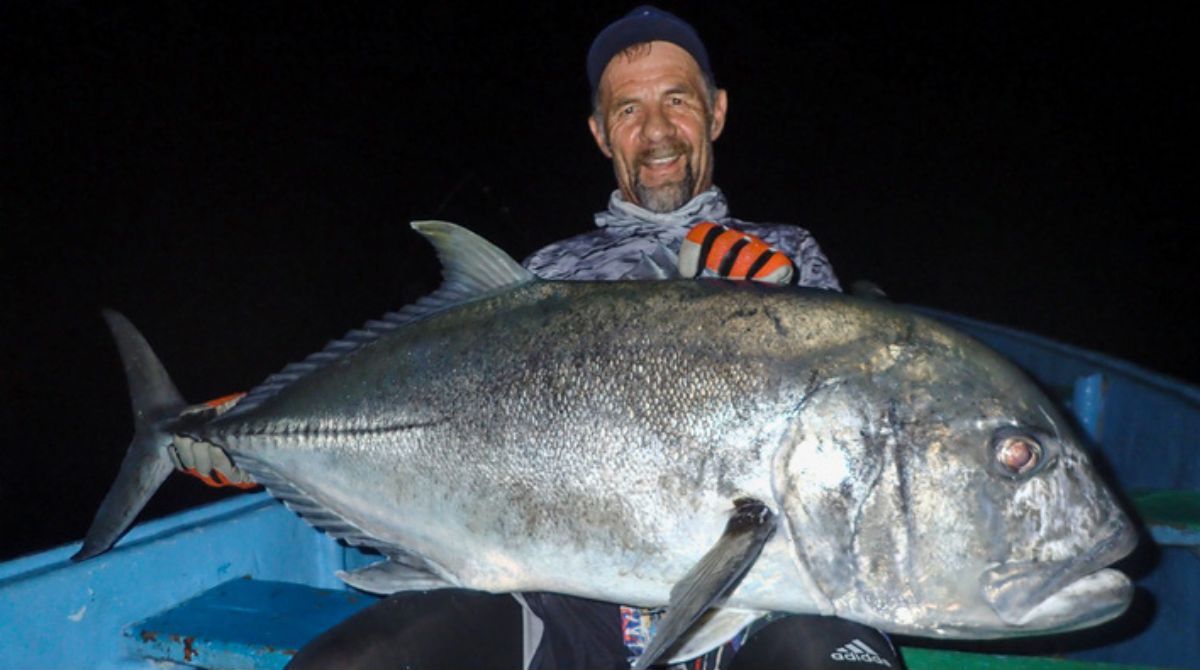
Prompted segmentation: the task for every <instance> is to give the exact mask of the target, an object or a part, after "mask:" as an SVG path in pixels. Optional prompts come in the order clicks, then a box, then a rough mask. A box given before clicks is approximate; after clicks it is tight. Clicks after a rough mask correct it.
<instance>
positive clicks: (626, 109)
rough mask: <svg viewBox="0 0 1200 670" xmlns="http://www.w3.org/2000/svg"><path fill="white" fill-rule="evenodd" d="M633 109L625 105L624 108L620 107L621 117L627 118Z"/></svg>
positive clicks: (631, 106)
mask: <svg viewBox="0 0 1200 670" xmlns="http://www.w3.org/2000/svg"><path fill="white" fill-rule="evenodd" d="M634 109H635V108H634V106H633V105H626V106H624V107H622V108H621V112H620V113H621V116H629V115H630V114H633V112H634Z"/></svg>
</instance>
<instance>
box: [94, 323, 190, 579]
mask: <svg viewBox="0 0 1200 670" xmlns="http://www.w3.org/2000/svg"><path fill="white" fill-rule="evenodd" d="M104 320H105V321H107V322H108V327H109V329H110V330H112V334H113V337H114V338H115V339H116V341H117V349H118V351H120V354H121V363H122V365H123V366H124V368H125V377H126V379H127V380H128V382H129V398H130V402H131V404H132V405H133V417H134V432H133V441H132V442H130V444H129V451H127V452H126V453H125V459H124V460H123V461H121V469H120V471H119V472H118V473H117V480H116V482H114V483H113V486H112V488H111V489H109V491H108V493H107V494H106V495H105V496H104V501H103V502H102V503H100V509H99V510H98V511H97V512H96V518H95V519H93V520H92V525H91V527H90V528H88V532H87V535H86V536H85V537H84V540H83V547H82V548H80V550H79V551H78V552H77V553H76V554H75V555H74V556H72V557H71V560H73V561H82V560H84V559H88V558H91V557H93V556H96V555H98V554H102V553H104V552H105V551H108V549H109V548H110V547H111V546H112V545H113V544H114V543H115V542H116V541H117V538H118V537H120V536H121V534H122V533H123V532H125V530H126V529H127V528H129V526H130V524H132V523H133V520H134V518H136V517H137V515H138V513H139V512H141V511H142V508H143V507H145V505H146V502H147V501H148V500H150V497H151V496H153V495H154V492H155V491H157V490H158V487H159V486H161V485H162V483H163V481H164V480H166V478H167V475H169V474H170V473H171V470H173V469H174V465H173V463H172V462H171V457H170V455H169V454H168V452H167V447H168V445H170V443H171V434H170V432H169V429H168V427H169V425H170V423H171V422H172V420H174V419H175V418H176V417H177V416H178V415H179V412H180V410H182V409H183V408H184V407H185V406H186V404H187V403H186V402H185V401H184V399H183V396H181V395H180V394H179V391H178V390H177V389H176V388H175V384H174V383H173V382H172V381H171V378H170V377H169V376H168V375H167V371H166V369H164V368H163V365H162V362H161V361H159V360H158V356H156V355H155V354H154V351H153V350H152V349H150V345H149V344H147V343H146V339H145V338H144V337H142V334H141V333H139V332H138V330H137V328H135V327H134V325H133V324H132V323H130V322H129V319H126V318H125V317H124V316H122V315H121V314H118V313H117V312H114V311H112V310H107V309H106V310H104Z"/></svg>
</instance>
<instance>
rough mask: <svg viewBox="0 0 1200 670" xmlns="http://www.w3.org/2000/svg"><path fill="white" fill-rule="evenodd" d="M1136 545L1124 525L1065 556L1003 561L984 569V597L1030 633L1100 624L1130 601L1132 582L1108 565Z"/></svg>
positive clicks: (1016, 626)
mask: <svg viewBox="0 0 1200 670" xmlns="http://www.w3.org/2000/svg"><path fill="white" fill-rule="evenodd" d="M1135 546H1137V534H1136V532H1135V531H1134V530H1133V528H1132V526H1130V525H1128V524H1123V525H1122V526H1121V527H1119V528H1118V530H1117V531H1116V532H1114V533H1112V534H1111V535H1109V536H1108V537H1107V538H1106V539H1104V540H1102V541H1101V542H1099V543H1097V544H1096V546H1095V547H1093V548H1092V550H1090V551H1089V552H1087V553H1086V554H1084V555H1083V556H1080V557H1078V558H1076V559H1073V560H1070V561H1057V562H1022V563H1005V564H1002V565H1000V566H997V567H995V568H992V569H990V570H987V571H986V572H984V573H983V576H982V579H981V581H982V591H983V597H984V600H985V601H986V602H987V603H988V605H989V606H991V608H992V610H993V611H994V612H995V613H996V615H997V616H998V617H999V618H1000V620H1001V621H1002V622H1004V624H1005V625H1007V626H1009V627H1010V628H1012V629H1014V630H1016V631H1024V632H1028V633H1030V634H1034V633H1048V632H1062V631H1067V630H1073V629H1076V628H1084V627H1087V626H1094V625H1096V624H1100V623H1103V622H1105V621H1108V620H1110V619H1113V618H1116V617H1117V616H1119V615H1120V614H1121V613H1122V612H1124V611H1125V610H1126V609H1127V608H1128V607H1129V604H1130V602H1131V601H1132V600H1133V583H1132V582H1131V581H1130V580H1129V578H1128V577H1126V576H1125V575H1124V574H1122V573H1121V572H1119V571H1117V570H1113V569H1111V568H1108V567H1107V566H1109V565H1111V564H1112V563H1114V562H1116V561H1117V560H1120V559H1121V558H1124V557H1125V556H1127V555H1128V554H1129V553H1130V552H1132V551H1133V549H1134V547H1135Z"/></svg>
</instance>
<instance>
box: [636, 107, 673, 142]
mask: <svg viewBox="0 0 1200 670" xmlns="http://www.w3.org/2000/svg"><path fill="white" fill-rule="evenodd" d="M674 134H675V124H673V123H671V119H670V118H669V117H668V116H667V114H666V113H665V112H664V111H663V109H662V108H661V107H658V106H657V105H651V107H650V109H649V110H648V111H647V113H646V122H645V123H644V124H642V135H643V136H644V137H645V138H646V140H647V141H649V142H659V141H661V140H663V139H665V138H668V137H670V136H672V135H674Z"/></svg>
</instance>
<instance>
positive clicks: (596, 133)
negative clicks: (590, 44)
mask: <svg viewBox="0 0 1200 670" xmlns="http://www.w3.org/2000/svg"><path fill="white" fill-rule="evenodd" d="M727 105H728V95H727V94H726V92H725V91H724V90H721V89H715V88H714V87H713V85H712V84H711V83H710V82H709V81H707V80H706V78H705V76H704V74H703V73H702V72H701V70H700V67H699V64H698V63H697V62H696V60H695V59H694V58H693V57H692V56H691V54H689V53H688V52H687V51H686V50H685V49H683V48H682V47H679V46H677V45H675V44H673V43H671V42H667V41H662V40H655V41H652V42H644V43H641V44H637V45H634V46H631V47H628V48H626V49H625V50H624V51H622V52H621V53H620V54H618V55H617V56H616V57H614V58H613V59H612V60H611V62H610V63H609V65H608V66H607V67H606V68H605V69H604V74H603V76H602V77H601V80H600V90H599V99H598V100H597V101H596V111H595V113H594V114H593V115H592V116H591V117H590V118H589V119H588V126H589V127H590V128H591V131H592V136H593V137H594V138H595V139H596V144H597V145H598V146H599V147H600V151H602V152H603V153H604V155H605V156H607V157H608V158H610V159H612V162H613V170H614V172H615V173H616V177H617V184H618V187H619V190H620V193H621V197H623V198H624V199H625V200H626V201H627V202H631V203H635V204H638V205H641V206H642V207H644V208H646V209H648V210H650V211H652V212H660V213H661V212H670V211H674V210H676V209H679V208H680V207H682V206H683V205H685V204H686V203H687V202H688V201H689V200H691V199H692V198H694V197H696V196H697V195H700V193H701V192H703V191H704V190H706V189H708V188H709V187H710V186H711V185H712V171H713V161H712V142H713V140H715V139H716V138H717V137H719V136H720V135H721V130H722V129H723V128H724V127H725V110H726V106H727Z"/></svg>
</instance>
